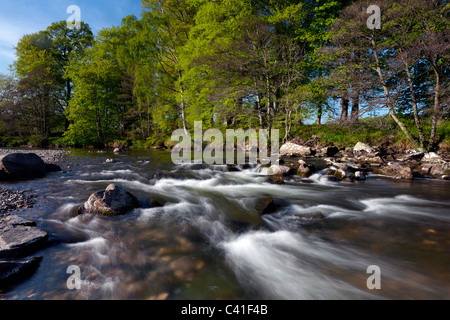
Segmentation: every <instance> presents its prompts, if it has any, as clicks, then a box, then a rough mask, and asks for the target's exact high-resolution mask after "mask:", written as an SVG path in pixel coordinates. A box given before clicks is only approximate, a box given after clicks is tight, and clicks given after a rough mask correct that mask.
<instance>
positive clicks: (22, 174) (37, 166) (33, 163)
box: [0, 153, 47, 180]
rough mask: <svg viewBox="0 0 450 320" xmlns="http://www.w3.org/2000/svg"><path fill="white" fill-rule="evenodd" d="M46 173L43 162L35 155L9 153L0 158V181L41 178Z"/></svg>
mask: <svg viewBox="0 0 450 320" xmlns="http://www.w3.org/2000/svg"><path fill="white" fill-rule="evenodd" d="M46 171H47V167H46V165H45V162H44V160H42V159H41V157H39V156H38V155H36V154H35V153H11V154H8V155H4V156H0V180H1V179H29V178H35V177H42V176H44V175H45V172H46Z"/></svg>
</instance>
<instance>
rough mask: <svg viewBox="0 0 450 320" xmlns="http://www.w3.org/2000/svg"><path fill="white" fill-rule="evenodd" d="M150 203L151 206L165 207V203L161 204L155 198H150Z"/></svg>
mask: <svg viewBox="0 0 450 320" xmlns="http://www.w3.org/2000/svg"><path fill="white" fill-rule="evenodd" d="M148 205H149V207H150V208H161V207H164V205H163V204H161V203H160V202H159V201H158V200H155V199H149V200H148Z"/></svg>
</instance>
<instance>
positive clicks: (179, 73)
mask: <svg viewBox="0 0 450 320" xmlns="http://www.w3.org/2000/svg"><path fill="white" fill-rule="evenodd" d="M178 77H179V79H180V80H181V78H182V73H181V71H179V72H178ZM180 108H181V120H182V122H183V130H184V133H185V134H186V135H188V134H189V131H188V129H187V124H186V112H185V110H184V89H183V85H182V84H181V83H180Z"/></svg>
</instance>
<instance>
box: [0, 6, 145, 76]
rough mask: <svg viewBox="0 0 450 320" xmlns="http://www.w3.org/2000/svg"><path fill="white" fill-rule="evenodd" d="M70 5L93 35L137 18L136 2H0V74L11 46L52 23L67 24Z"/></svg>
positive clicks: (10, 55)
mask: <svg viewBox="0 0 450 320" xmlns="http://www.w3.org/2000/svg"><path fill="white" fill-rule="evenodd" d="M70 5H77V6H79V7H80V9H81V20H82V21H84V22H86V23H88V24H89V26H90V27H91V29H92V31H93V32H94V34H97V32H98V31H99V30H101V29H102V28H105V27H110V26H113V25H119V24H120V21H121V20H122V18H123V17H126V16H127V15H130V14H134V15H136V16H138V17H139V16H140V14H141V1H140V0H110V1H107V0H0V73H9V65H10V64H12V62H13V61H14V60H15V55H14V48H13V47H14V46H15V45H16V44H17V42H18V41H19V39H20V38H21V37H22V36H23V35H25V34H29V33H34V32H38V31H41V30H45V29H46V28H47V27H48V26H49V25H51V24H52V22H56V21H61V20H67V19H68V18H69V17H70V16H71V14H69V13H67V8H68V7H69V6H70Z"/></svg>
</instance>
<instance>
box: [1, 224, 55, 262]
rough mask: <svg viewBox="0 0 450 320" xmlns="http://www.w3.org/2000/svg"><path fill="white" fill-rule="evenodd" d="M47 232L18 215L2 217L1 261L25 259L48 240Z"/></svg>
mask: <svg viewBox="0 0 450 320" xmlns="http://www.w3.org/2000/svg"><path fill="white" fill-rule="evenodd" d="M47 238H48V235H47V233H46V232H45V231H42V230H41V229H39V228H37V227H36V224H35V223H34V222H31V221H26V220H24V219H22V218H20V217H18V216H16V215H6V216H5V215H3V216H0V259H4V258H16V257H23V256H25V255H26V254H28V253H30V252H32V251H34V250H36V249H38V248H39V247H40V246H42V245H43V244H44V243H45V241H46V240H47Z"/></svg>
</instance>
